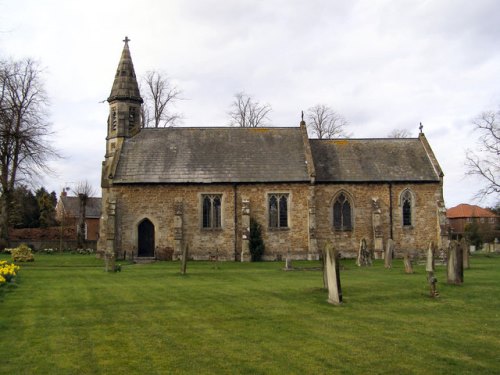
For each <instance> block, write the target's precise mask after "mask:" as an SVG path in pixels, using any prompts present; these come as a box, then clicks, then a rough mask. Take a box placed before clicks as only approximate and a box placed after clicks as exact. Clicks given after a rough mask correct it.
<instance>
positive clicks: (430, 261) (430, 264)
mask: <svg viewBox="0 0 500 375" xmlns="http://www.w3.org/2000/svg"><path fill="white" fill-rule="evenodd" d="M435 252H436V247H435V245H434V242H432V241H431V242H430V243H429V247H428V249H427V260H426V263H425V270H426V271H427V281H428V282H429V288H430V296H431V297H432V298H434V297H437V296H438V295H439V293H438V291H437V288H436V284H437V278H436V276H434V270H435V268H434V253H435Z"/></svg>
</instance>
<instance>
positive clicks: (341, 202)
mask: <svg viewBox="0 0 500 375" xmlns="http://www.w3.org/2000/svg"><path fill="white" fill-rule="evenodd" d="M333 228H334V229H335V230H352V205H351V202H350V201H349V198H348V196H347V194H345V193H340V194H339V195H337V197H336V198H335V200H334V201H333Z"/></svg>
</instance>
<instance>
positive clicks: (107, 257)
mask: <svg viewBox="0 0 500 375" xmlns="http://www.w3.org/2000/svg"><path fill="white" fill-rule="evenodd" d="M106 210H107V214H108V220H107V222H106V224H105V225H107V230H106V250H105V252H104V262H105V271H106V272H114V271H115V258H116V256H115V252H116V251H115V230H116V200H114V199H110V200H109V201H108V202H107V207H106Z"/></svg>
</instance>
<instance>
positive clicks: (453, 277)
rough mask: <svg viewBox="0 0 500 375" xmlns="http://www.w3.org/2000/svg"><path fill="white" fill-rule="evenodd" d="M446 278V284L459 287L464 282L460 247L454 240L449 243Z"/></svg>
mask: <svg viewBox="0 0 500 375" xmlns="http://www.w3.org/2000/svg"><path fill="white" fill-rule="evenodd" d="M447 276H448V284H456V285H460V284H462V283H463V281H464V270H463V255H462V246H460V244H459V243H458V242H457V241H455V240H453V241H450V248H449V251H448V268H447Z"/></svg>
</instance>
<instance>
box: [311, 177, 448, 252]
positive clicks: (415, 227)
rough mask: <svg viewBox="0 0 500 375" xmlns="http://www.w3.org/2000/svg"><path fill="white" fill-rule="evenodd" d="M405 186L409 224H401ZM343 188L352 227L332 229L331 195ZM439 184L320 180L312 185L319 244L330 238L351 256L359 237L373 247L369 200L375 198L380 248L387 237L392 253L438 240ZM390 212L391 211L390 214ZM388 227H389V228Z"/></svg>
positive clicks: (416, 247) (385, 242) (333, 195)
mask: <svg viewBox="0 0 500 375" xmlns="http://www.w3.org/2000/svg"><path fill="white" fill-rule="evenodd" d="M406 189H409V190H410V191H411V192H412V193H413V196H414V197H415V201H414V206H413V208H412V214H413V216H412V218H413V222H412V225H411V226H409V227H404V226H403V218H402V208H401V204H400V194H401V193H402V192H403V191H404V190H406ZM341 191H343V192H345V193H346V194H347V195H348V196H349V198H350V199H351V203H352V210H353V228H352V230H350V231H344V232H340V231H335V230H334V229H333V223H332V220H333V212H332V210H333V199H334V197H335V196H336V195H337V194H338V193H339V192H341ZM440 191H441V190H440V185H439V184H435V183H432V184H401V183H398V184H396V183H394V184H388V183H380V184H376V183H362V184H335V185H332V184H321V185H317V186H316V197H317V199H316V207H317V209H316V212H317V215H316V221H317V223H318V224H317V238H318V242H319V246H320V247H321V246H325V243H326V241H328V240H332V241H333V243H334V245H335V247H336V248H338V249H339V250H340V252H341V254H342V255H343V256H348V257H352V256H354V255H355V252H356V249H357V247H358V245H359V242H360V241H361V239H363V238H364V239H366V241H367V243H368V247H369V248H371V249H374V244H375V241H376V238H375V235H374V230H373V217H372V213H373V203H372V202H373V200H374V199H377V201H378V206H379V210H380V215H379V220H380V228H381V237H380V238H381V240H382V248H384V247H385V246H386V244H387V240H388V239H389V238H391V236H392V238H393V240H394V242H395V249H396V254H397V255H398V256H401V255H402V253H403V251H404V250H417V249H418V250H422V251H423V250H425V248H426V246H427V244H428V243H429V241H438V238H439V235H440V231H439V225H437V223H438V220H439V218H438V209H437V208H438V207H437V202H438V201H440V200H442V197H441V194H440ZM391 212H392V215H391ZM391 228H392V231H391Z"/></svg>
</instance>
